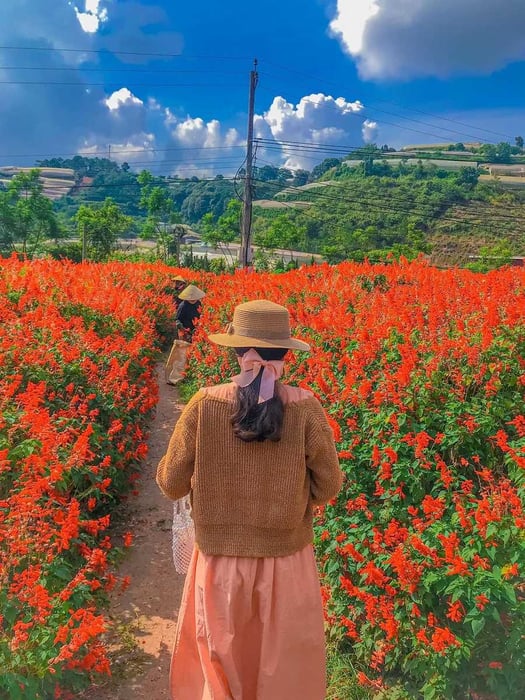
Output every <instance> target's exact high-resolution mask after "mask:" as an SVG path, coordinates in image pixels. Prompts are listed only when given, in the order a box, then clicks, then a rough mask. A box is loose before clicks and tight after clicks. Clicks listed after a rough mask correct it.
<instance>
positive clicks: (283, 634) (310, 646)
mask: <svg viewBox="0 0 525 700" xmlns="http://www.w3.org/2000/svg"><path fill="white" fill-rule="evenodd" d="M170 688H171V697H172V700H324V698H325V694H326V680H325V641H324V624H323V611H322V603H321V593H320V588H319V578H318V574H317V567H316V564H315V558H314V553H313V547H312V545H308V546H307V547H305V548H304V549H302V550H301V551H300V552H297V553H295V554H292V555H290V556H286V557H275V558H271V557H267V558H260V559H256V558H252V557H223V556H211V555H208V554H203V553H202V552H199V551H198V550H197V549H195V551H194V553H193V557H192V560H191V564H190V568H189V571H188V574H187V577H186V583H185V585H184V592H183V594H182V603H181V608H180V612H179V619H178V622H177V632H176V638H175V647H174V650H173V656H172V659H171V670H170Z"/></svg>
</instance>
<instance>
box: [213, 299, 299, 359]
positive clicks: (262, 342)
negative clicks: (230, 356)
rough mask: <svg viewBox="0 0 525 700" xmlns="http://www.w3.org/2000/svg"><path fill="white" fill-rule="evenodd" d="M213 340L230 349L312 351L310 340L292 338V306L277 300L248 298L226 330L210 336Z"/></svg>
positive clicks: (239, 307)
mask: <svg viewBox="0 0 525 700" xmlns="http://www.w3.org/2000/svg"><path fill="white" fill-rule="evenodd" d="M208 338H209V340H211V342H212V343H216V344H217V345H225V346H227V347H229V348H246V347H256V348H290V349H291V350H310V346H309V345H308V343H305V342H304V341H303V340H297V339H295V338H291V337H290V315H289V313H288V309H286V308H285V307H284V306H281V305H280V304H274V303H273V301H263V300H260V301H247V302H245V303H244V304H239V306H236V307H235V311H234V312H233V322H232V323H230V325H229V327H228V331H227V332H226V333H214V334H212V335H209V336H208Z"/></svg>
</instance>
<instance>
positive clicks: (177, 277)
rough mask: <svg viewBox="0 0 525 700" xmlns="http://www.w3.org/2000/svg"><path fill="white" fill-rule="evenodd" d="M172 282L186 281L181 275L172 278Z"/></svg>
mask: <svg viewBox="0 0 525 700" xmlns="http://www.w3.org/2000/svg"><path fill="white" fill-rule="evenodd" d="M173 280H174V281H175V282H186V280H185V279H184V277H181V275H175V277H174V278H173Z"/></svg>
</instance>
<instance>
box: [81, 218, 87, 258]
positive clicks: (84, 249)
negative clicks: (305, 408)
mask: <svg viewBox="0 0 525 700" xmlns="http://www.w3.org/2000/svg"><path fill="white" fill-rule="evenodd" d="M81 226H82V262H85V261H86V260H87V239H86V222H85V221H83V222H82V224H81Z"/></svg>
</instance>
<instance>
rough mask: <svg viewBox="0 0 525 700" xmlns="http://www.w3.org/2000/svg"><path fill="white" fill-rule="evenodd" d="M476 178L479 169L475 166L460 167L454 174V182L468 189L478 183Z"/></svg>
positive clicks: (477, 177)
mask: <svg viewBox="0 0 525 700" xmlns="http://www.w3.org/2000/svg"><path fill="white" fill-rule="evenodd" d="M478 180H479V171H478V169H477V168H472V167H467V168H461V169H460V171H459V173H458V174H457V175H456V182H457V183H458V185H461V186H463V187H467V188H468V189H470V190H471V189H473V188H474V187H475V186H476V185H477V184H478Z"/></svg>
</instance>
